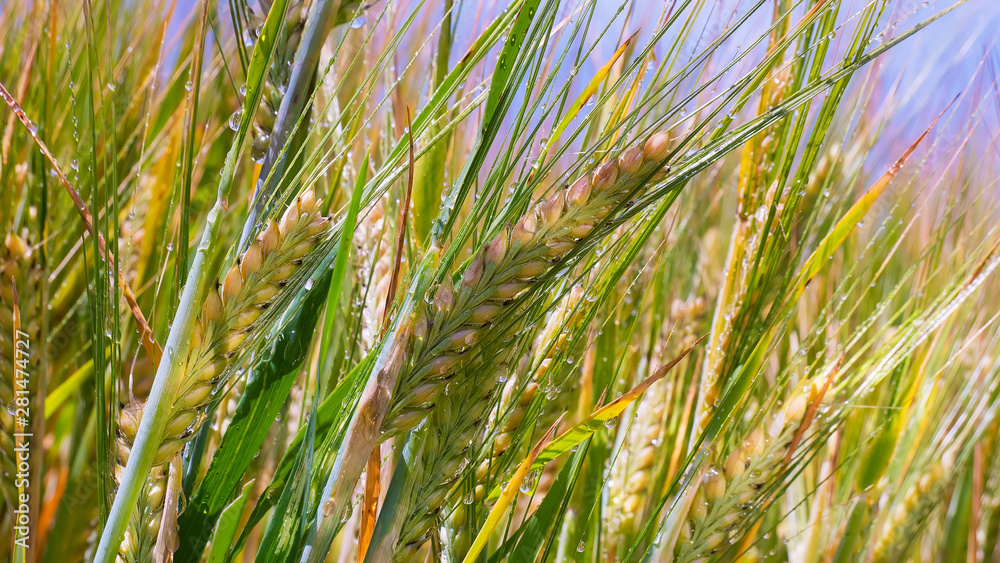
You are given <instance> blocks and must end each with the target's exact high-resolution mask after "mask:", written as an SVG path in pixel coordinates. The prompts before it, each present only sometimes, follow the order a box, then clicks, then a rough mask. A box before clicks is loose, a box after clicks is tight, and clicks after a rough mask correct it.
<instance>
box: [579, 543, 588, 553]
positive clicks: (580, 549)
mask: <svg viewBox="0 0 1000 563" xmlns="http://www.w3.org/2000/svg"><path fill="white" fill-rule="evenodd" d="M585 549H587V544H586V543H585V542H584V541H583V540H580V543H578V544H576V552H577V553H583V552H584V550H585Z"/></svg>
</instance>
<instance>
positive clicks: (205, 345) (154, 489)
mask: <svg viewBox="0 0 1000 563" xmlns="http://www.w3.org/2000/svg"><path fill="white" fill-rule="evenodd" d="M329 225H330V221H329V219H328V218H326V217H323V216H321V215H320V213H319V202H318V201H317V200H316V197H315V194H314V193H313V192H312V190H307V191H306V192H304V193H303V194H301V195H300V196H298V197H297V198H296V200H295V201H294V202H293V203H292V204H291V205H290V206H289V207H288V209H287V210H286V211H285V214H284V215H283V216H282V218H281V220H280V221H274V220H272V221H271V222H270V223H269V224H268V225H267V227H266V228H265V229H264V230H263V231H262V232H261V233H260V235H259V236H258V237H257V241H256V244H253V245H251V246H250V247H249V248H248V249H247V250H246V251H245V252H244V253H243V255H242V256H240V257H239V258H238V259H237V261H236V264H234V265H233V266H232V267H231V268H230V269H229V271H228V272H227V273H226V275H225V277H224V278H223V281H222V282H221V284H218V285H217V287H216V288H213V289H212V290H211V291H209V294H208V297H206V299H205V301H204V304H203V306H202V310H201V315H200V317H199V319H198V322H197V324H196V325H195V328H194V330H193V334H192V337H191V345H190V347H189V350H188V356H187V360H186V362H185V366H184V369H185V376H184V377H183V379H182V381H181V383H180V387H179V389H178V391H177V394H176V397H175V399H174V401H173V404H172V405H171V408H170V414H169V416H168V418H167V422H166V424H165V429H164V433H163V437H162V438H161V441H160V444H159V446H158V447H157V450H156V455H155V457H154V461H153V465H154V467H160V468H162V466H163V465H164V464H166V463H168V462H169V461H170V460H171V459H173V457H174V456H175V455H177V454H178V453H179V452H180V450H181V448H182V447H183V446H184V444H186V443H187V441H188V440H190V439H191V438H192V437H193V436H194V435H195V433H197V431H198V430H199V429H200V428H201V425H202V423H203V422H204V419H205V417H206V413H205V409H206V407H207V406H208V405H209V403H210V402H211V400H212V397H213V396H214V395H215V394H216V393H218V392H219V390H221V389H223V388H224V387H225V383H226V381H225V374H226V367H227V365H228V364H229V361H230V360H231V359H232V358H233V357H234V356H235V355H236V353H237V351H238V349H239V347H240V345H241V344H243V342H244V341H246V339H247V338H248V337H249V336H250V334H251V332H252V331H253V330H254V328H256V327H257V324H256V322H257V320H258V319H259V318H260V317H261V316H262V315H263V314H264V312H265V310H266V309H267V308H268V306H269V305H270V303H271V302H272V301H274V299H275V298H276V297H277V296H278V294H279V293H280V292H281V290H282V288H283V287H284V286H285V284H287V283H288V281H289V280H290V279H291V278H292V276H293V275H295V273H296V271H297V270H298V269H299V266H300V265H301V263H302V259H303V258H304V257H305V256H306V255H307V254H308V253H309V251H310V250H311V249H312V248H313V246H314V244H315V242H316V240H317V239H318V238H320V237H321V236H322V234H323V233H324V232H325V231H326V230H327V228H328V227H329ZM142 411H143V409H142V407H141V406H140V405H129V406H128V407H125V408H124V409H123V410H122V411H121V415H120V417H119V431H118V456H117V463H118V471H117V474H116V480H118V479H120V476H121V475H120V474H121V471H123V470H124V467H125V465H126V463H127V462H128V457H129V454H130V453H131V449H132V444H133V442H134V440H135V436H136V431H137V430H138V428H139V423H140V421H141V419H142ZM158 471H161V470H158ZM165 478H166V473H165V472H162V471H161V473H158V474H155V475H153V476H151V478H150V479H147V483H146V489H145V491H146V493H147V494H146V495H145V496H147V497H148V498H146V499H145V500H142V501H140V502H141V503H145V504H144V506H145V508H146V510H145V513H141V512H140V513H139V516H137V517H136V516H134V517H133V518H138V525H136V526H132V525H130V526H129V527H130V528H132V529H134V531H135V533H136V534H138V536H137V537H132V538H129V537H126V538H125V540H124V541H123V542H122V547H121V549H120V558H123V559H124V560H125V561H132V560H134V557H137V556H138V554H141V553H142V552H143V551H142V549H143V548H144V547H145V546H146V544H147V543H148V542H147V541H146V540H145V539H144V538H145V537H146V536H145V533H146V532H147V531H148V530H150V529H151V528H152V526H153V524H156V525H158V519H159V511H160V510H162V506H163V497H162V494H161V491H162V490H163V489H164V488H165V483H161V481H164V480H165ZM119 482H120V481H119ZM138 508H139V509H142V508H143V507H138ZM155 535H156V534H153V537H155Z"/></svg>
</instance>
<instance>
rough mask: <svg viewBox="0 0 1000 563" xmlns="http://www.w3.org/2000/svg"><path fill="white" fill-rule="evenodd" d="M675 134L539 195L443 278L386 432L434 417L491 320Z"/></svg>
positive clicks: (641, 175)
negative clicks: (455, 277)
mask: <svg viewBox="0 0 1000 563" xmlns="http://www.w3.org/2000/svg"><path fill="white" fill-rule="evenodd" d="M667 140H668V136H667V134H666V133H657V134H654V135H653V136H652V137H650V138H649V140H647V141H646V142H645V144H644V145H641V146H634V147H631V148H629V149H626V150H625V151H624V153H623V154H622V155H621V157H620V158H619V159H618V161H609V162H605V163H604V164H602V165H600V166H599V167H597V169H596V170H595V171H594V172H593V174H590V175H585V176H583V177H582V178H580V179H579V180H577V181H576V182H574V183H573V184H572V185H571V186H569V187H568V188H564V189H560V190H559V191H557V192H556V193H555V194H553V195H552V196H550V197H548V198H546V199H543V200H541V201H539V202H538V203H536V204H535V205H534V206H533V207H532V208H531V209H530V210H529V211H528V212H527V213H526V214H525V215H524V216H522V217H521V219H520V220H519V221H518V222H517V223H516V224H515V225H513V226H511V227H508V228H506V229H504V230H503V231H502V232H501V233H500V234H498V235H496V236H495V237H494V238H493V239H492V240H491V241H490V242H489V243H488V244H486V245H485V246H484V248H483V249H482V250H481V251H480V252H479V253H478V254H476V256H475V257H474V258H473V259H472V260H471V261H470V262H469V264H468V266H467V267H466V268H465V270H464V271H463V273H462V276H461V280H460V281H459V283H458V286H457V287H453V286H452V284H451V283H450V280H446V281H445V283H443V284H441V286H440V287H439V289H438V291H437V292H436V294H435V295H434V298H433V303H432V305H431V306H430V307H429V308H428V310H426V311H425V312H424V313H423V315H422V316H421V315H418V318H416V319H415V321H414V325H415V327H416V330H414V332H415V335H414V336H417V335H419V336H421V337H423V339H424V342H426V343H427V344H426V345H425V346H422V347H419V349H415V350H414V352H415V354H414V356H413V357H412V360H411V361H410V362H409V363H408V365H403V366H401V367H400V369H401V372H400V373H399V375H398V377H397V385H396V392H395V394H394V400H393V403H392V406H391V408H390V410H389V413H388V415H387V416H386V417H385V420H384V422H383V424H382V430H383V432H384V433H385V435H392V434H397V433H400V432H403V431H406V430H409V429H411V428H413V427H414V426H416V425H417V424H418V423H419V422H420V421H421V420H423V419H424V418H425V417H426V416H427V414H428V413H429V412H430V410H431V409H432V408H433V407H434V403H435V400H436V398H437V396H438V395H439V394H440V392H441V391H442V389H444V386H445V384H447V383H448V381H450V380H451V379H452V378H453V377H454V376H455V374H456V373H458V371H459V370H461V368H462V367H463V364H465V363H466V362H467V361H468V359H469V358H470V357H471V355H472V354H471V351H473V350H475V348H476V347H475V345H476V344H477V343H478V342H479V341H480V340H482V338H483V337H484V336H485V335H486V333H487V331H488V330H489V327H490V325H491V324H493V323H495V322H496V321H498V320H500V319H501V318H502V317H503V315H504V314H505V313H506V312H507V311H508V310H509V309H511V308H512V307H511V305H512V303H513V302H514V301H515V299H516V298H517V297H518V296H519V295H521V294H522V293H524V292H525V291H527V290H528V289H529V288H530V287H531V286H532V285H533V284H534V283H536V282H537V281H538V280H539V279H540V278H542V277H543V276H544V275H545V274H546V273H547V272H549V270H551V269H552V268H554V267H555V266H556V265H557V264H558V263H559V262H560V261H561V259H562V258H564V257H565V256H566V255H567V254H568V253H569V252H570V251H571V250H572V249H573V248H575V247H576V245H577V244H578V243H579V241H580V240H581V239H582V238H584V237H586V236H587V235H588V234H590V232H591V231H593V230H594V228H595V227H596V226H597V225H599V224H601V223H602V222H603V221H604V220H605V219H606V218H607V217H608V215H610V214H611V212H612V211H613V210H614V209H615V208H616V207H617V206H618V205H620V204H621V203H623V200H624V199H625V198H626V197H627V196H628V195H629V194H630V193H631V192H632V191H633V190H635V189H636V188H638V187H639V186H640V185H641V184H642V183H643V182H645V181H646V180H647V179H648V178H649V177H650V176H652V175H653V174H654V173H656V172H657V170H659V168H660V167H661V166H662V163H663V160H664V159H665V158H666V156H667V150H668V147H667Z"/></svg>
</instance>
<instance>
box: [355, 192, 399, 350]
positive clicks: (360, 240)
mask: <svg viewBox="0 0 1000 563" xmlns="http://www.w3.org/2000/svg"><path fill="white" fill-rule="evenodd" d="M354 244H355V246H356V247H357V249H358V253H357V254H358V282H359V284H358V285H359V286H360V293H361V346H362V352H363V353H366V352H368V350H371V348H372V346H374V345H375V342H376V340H377V339H378V336H379V331H380V329H381V327H382V324H383V318H384V317H385V306H386V303H385V299H386V297H385V296H386V295H388V293H389V283H390V282H391V281H392V266H393V262H392V252H390V246H391V242H390V241H389V237H387V236H386V230H385V198H384V197H383V198H381V199H379V200H378V201H377V202H375V205H374V206H372V209H371V211H370V212H369V213H368V215H367V216H366V217H365V219H364V220H363V221H362V222H361V224H359V225H358V228H357V230H356V231H355V233H354Z"/></svg>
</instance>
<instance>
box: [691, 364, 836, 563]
mask: <svg viewBox="0 0 1000 563" xmlns="http://www.w3.org/2000/svg"><path fill="white" fill-rule="evenodd" d="M817 396H818V389H817V387H816V384H815V382H814V381H812V380H810V381H807V382H805V383H804V384H802V385H801V386H800V387H798V388H797V389H796V390H795V391H794V392H793V393H792V395H791V397H789V399H788V400H787V401H786V402H785V403H784V405H783V406H782V407H781V408H780V409H779V410H778V412H776V413H775V414H772V415H771V416H770V417H769V418H768V419H767V420H766V421H765V423H764V424H763V425H762V426H759V427H756V428H754V429H753V430H752V431H750V432H749V433H748V434H747V435H746V436H745V437H744V439H743V441H742V442H741V443H740V444H739V446H738V447H737V448H736V449H735V451H733V452H731V453H730V454H729V455H728V456H727V457H726V458H725V459H724V460H723V461H722V462H721V463H716V464H715V465H713V466H711V467H709V469H708V471H707V472H706V473H705V476H704V478H703V479H702V482H701V486H700V487H699V489H698V491H697V492H696V493H695V497H694V501H693V502H692V503H691V507H690V509H689V510H688V514H687V521H686V522H685V523H683V524H682V526H681V537H680V538H678V540H677V546H676V548H675V552H676V557H675V561H677V562H679V563H684V562H688V561H695V560H698V559H700V558H703V557H710V556H712V555H713V554H716V553H718V552H720V551H721V550H724V549H726V548H728V547H729V546H730V542H731V541H735V540H738V539H739V538H738V537H736V536H735V534H737V533H738V531H739V528H740V525H741V524H742V522H741V517H742V515H741V513H742V512H743V511H744V510H745V509H746V508H748V507H750V506H752V505H753V504H754V503H755V502H759V500H760V499H759V498H758V496H759V495H758V493H759V491H760V490H761V489H762V488H763V487H764V486H765V485H766V484H767V483H769V482H770V481H771V479H772V478H773V477H774V476H775V475H777V474H778V472H780V470H781V466H782V463H783V462H784V458H785V456H786V454H787V453H788V448H789V447H790V446H791V442H792V440H793V438H794V436H795V433H796V432H798V431H799V430H800V426H801V425H802V421H803V419H804V417H805V414H806V410H807V408H808V406H809V404H810V403H811V402H813V401H814V400H815V399H816V397H817Z"/></svg>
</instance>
